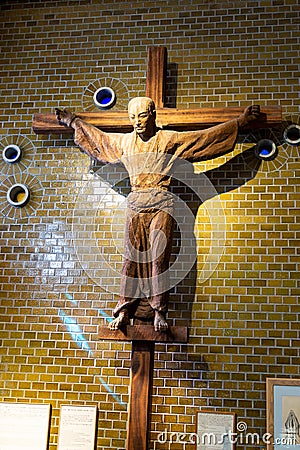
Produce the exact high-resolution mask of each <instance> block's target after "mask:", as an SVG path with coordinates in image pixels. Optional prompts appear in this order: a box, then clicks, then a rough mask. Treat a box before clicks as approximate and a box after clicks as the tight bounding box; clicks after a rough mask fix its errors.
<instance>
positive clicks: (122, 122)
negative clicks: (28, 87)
mask: <svg viewBox="0 0 300 450" xmlns="http://www.w3.org/2000/svg"><path fill="white" fill-rule="evenodd" d="M243 111H244V108H243V107H229V108H201V109H175V108H163V109H158V110H157V124H158V125H159V126H161V127H162V128H164V129H170V130H177V131H187V130H200V129H204V128H208V127H210V126H214V125H218V124H219V123H223V122H225V121H227V120H231V119H236V118H237V117H238V116H239V115H240V114H242V112H243ZM261 112H262V115H263V120H262V121H260V122H259V123H257V124H255V125H252V128H255V127H259V128H276V127H278V126H280V124H281V123H282V114H281V107H280V106H276V105H275V106H262V107H261ZM77 116H78V117H79V118H80V119H83V120H84V121H85V122H87V123H90V124H91V125H94V126H96V127H98V128H101V130H103V131H108V132H109V131H110V132H115V133H127V132H130V131H132V126H131V124H130V122H129V119H128V113H127V111H103V112H99V113H78V114H77ZM32 128H33V131H34V132H35V133H37V134H70V133H73V131H74V130H73V129H72V128H68V127H65V126H63V125H59V123H58V122H57V118H56V116H55V114H40V113H37V114H35V115H34V117H33V124H32Z"/></svg>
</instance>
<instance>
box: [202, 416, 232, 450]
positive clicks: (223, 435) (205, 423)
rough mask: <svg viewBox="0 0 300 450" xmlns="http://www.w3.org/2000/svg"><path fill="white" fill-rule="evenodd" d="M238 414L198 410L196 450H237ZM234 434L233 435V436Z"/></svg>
mask: <svg viewBox="0 0 300 450" xmlns="http://www.w3.org/2000/svg"><path fill="white" fill-rule="evenodd" d="M234 433H236V414H235V413H231V412H226V411H225V412H224V411H202V410H200V411H197V413H196V437H197V439H195V440H196V442H195V450H212V449H214V450H223V449H224V450H225V448H226V449H228V448H229V447H228V442H229V444H230V445H231V446H230V450H235V449H236V445H235V439H234V438H235V436H236V434H234ZM232 434H233V436H231V435H232Z"/></svg>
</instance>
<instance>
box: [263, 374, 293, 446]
mask: <svg viewBox="0 0 300 450" xmlns="http://www.w3.org/2000/svg"><path fill="white" fill-rule="evenodd" d="M266 382H267V432H268V433H269V435H270V441H269V442H268V446H267V449H268V450H281V449H282V450H284V449H287V448H288V449H289V450H300V379H295V378H267V380H266Z"/></svg>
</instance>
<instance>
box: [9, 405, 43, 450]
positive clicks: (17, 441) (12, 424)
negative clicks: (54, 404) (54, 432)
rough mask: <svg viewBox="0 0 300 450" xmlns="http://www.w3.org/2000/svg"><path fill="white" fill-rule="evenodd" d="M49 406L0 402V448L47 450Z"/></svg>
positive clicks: (10, 449)
mask: <svg viewBox="0 0 300 450" xmlns="http://www.w3.org/2000/svg"><path fill="white" fill-rule="evenodd" d="M50 413H51V406H50V405H48V404H31V403H9V402H3V403H0V450H20V449H22V450H47V448H48V440H49V425H50Z"/></svg>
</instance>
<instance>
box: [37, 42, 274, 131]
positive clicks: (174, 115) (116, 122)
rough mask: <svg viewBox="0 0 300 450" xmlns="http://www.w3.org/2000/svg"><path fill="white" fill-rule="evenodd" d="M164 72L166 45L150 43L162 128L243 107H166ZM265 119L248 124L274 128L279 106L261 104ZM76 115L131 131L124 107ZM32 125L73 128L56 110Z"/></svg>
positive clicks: (205, 120) (209, 119) (206, 122)
mask: <svg viewBox="0 0 300 450" xmlns="http://www.w3.org/2000/svg"><path fill="white" fill-rule="evenodd" d="M166 72H167V49H166V48H165V47H150V48H149V49H148V61H147V77H146V96H147V97H150V98H152V100H154V102H155V104H156V109H157V114H156V117H157V123H158V124H159V125H160V126H161V127H162V128H164V129H171V130H177V131H188V130H199V129H202V128H208V127H210V126H213V125H217V124H219V123H223V122H226V121H227V120H231V119H235V118H237V117H238V116H239V115H240V114H241V113H242V112H243V110H244V108H243V107H229V108H201V109H177V108H165V107H164V101H165V84H166ZM261 113H262V116H263V118H264V120H262V121H260V123H255V124H252V125H251V128H254V127H259V128H273V127H278V126H279V125H280V124H281V123H282V116H281V107H280V106H278V105H275V106H262V107H261ZM76 115H77V116H78V117H80V118H81V119H83V120H84V121H85V122H88V123H90V124H92V125H95V126H96V127H99V128H101V130H103V131H113V132H117V133H118V132H120V133H126V132H130V131H132V125H131V124H130V122H129V118H128V112H127V110H126V111H115V110H113V111H109V110H107V111H102V112H101V111H99V112H95V113H85V112H83V113H77V112H76ZM32 129H33V131H34V132H35V133H37V134H68V133H69V134H70V133H73V129H72V128H68V127H65V126H63V125H59V124H58V122H57V118H56V116H55V114H35V115H34V117H33V124H32Z"/></svg>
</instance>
